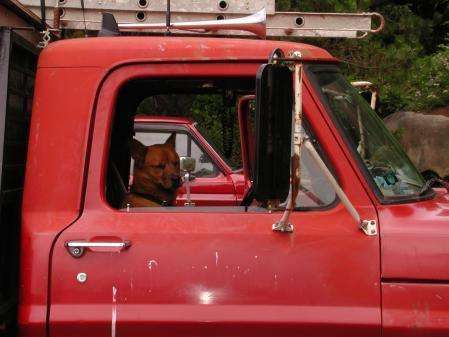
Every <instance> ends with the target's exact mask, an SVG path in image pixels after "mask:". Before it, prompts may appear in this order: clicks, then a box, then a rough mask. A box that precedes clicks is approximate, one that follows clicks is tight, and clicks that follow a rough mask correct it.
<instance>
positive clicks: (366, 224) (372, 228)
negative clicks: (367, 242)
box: [360, 220, 377, 236]
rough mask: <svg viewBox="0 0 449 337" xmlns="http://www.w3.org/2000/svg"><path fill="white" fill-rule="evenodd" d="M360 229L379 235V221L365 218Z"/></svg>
mask: <svg viewBox="0 0 449 337" xmlns="http://www.w3.org/2000/svg"><path fill="white" fill-rule="evenodd" d="M360 229H361V230H362V231H363V232H364V233H365V234H366V235H368V236H375V235H377V222H376V220H363V221H362V223H361V224H360Z"/></svg>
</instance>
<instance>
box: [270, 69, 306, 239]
mask: <svg viewBox="0 0 449 337" xmlns="http://www.w3.org/2000/svg"><path fill="white" fill-rule="evenodd" d="M293 76H294V91H295V92H294V100H295V101H294V102H295V104H294V111H293V114H294V124H293V128H294V129H293V149H294V154H293V156H292V158H291V178H290V182H291V188H290V189H291V191H290V194H289V197H288V201H287V205H286V207H285V211H284V214H283V215H282V218H281V219H280V220H279V221H278V222H276V223H274V224H273V226H272V229H273V231H277V232H286V233H291V232H293V230H294V226H293V224H291V223H290V222H289V219H290V214H291V213H292V211H293V210H294V209H295V208H296V197H297V196H298V191H299V186H300V185H301V162H300V158H301V146H302V143H303V140H304V129H303V128H302V64H301V63H296V64H295V69H294V75H293Z"/></svg>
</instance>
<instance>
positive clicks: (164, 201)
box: [124, 133, 181, 207]
mask: <svg viewBox="0 0 449 337" xmlns="http://www.w3.org/2000/svg"><path fill="white" fill-rule="evenodd" d="M175 142H176V133H173V134H172V135H171V136H170V137H169V138H168V139H167V141H166V142H165V143H164V144H156V145H151V146H145V145H143V144H142V143H141V142H139V141H138V140H136V139H133V140H132V141H131V156H132V158H133V159H134V173H133V183H132V185H131V192H130V193H129V194H128V195H127V197H126V199H125V201H124V206H125V207H126V206H128V205H129V207H156V206H173V205H175V201H176V190H177V189H178V188H179V186H180V185H181V177H180V169H179V156H178V154H177V153H176V151H175Z"/></svg>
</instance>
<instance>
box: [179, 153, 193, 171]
mask: <svg viewBox="0 0 449 337" xmlns="http://www.w3.org/2000/svg"><path fill="white" fill-rule="evenodd" d="M179 166H180V168H181V171H183V172H188V173H193V172H194V171H195V167H196V160H195V158H192V157H180V158H179Z"/></svg>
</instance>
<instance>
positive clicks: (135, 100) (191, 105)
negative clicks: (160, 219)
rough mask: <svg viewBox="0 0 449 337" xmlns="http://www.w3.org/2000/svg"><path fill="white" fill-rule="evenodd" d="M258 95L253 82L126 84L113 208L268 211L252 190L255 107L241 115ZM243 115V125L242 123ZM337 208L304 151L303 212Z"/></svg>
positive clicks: (110, 176) (118, 115)
mask: <svg viewBox="0 0 449 337" xmlns="http://www.w3.org/2000/svg"><path fill="white" fill-rule="evenodd" d="M155 88H157V90H156V89H155ZM254 88H255V83H254V78H243V79H241V78H230V79H226V80H223V79H220V80H217V81H215V80H213V79H198V80H189V79H176V80H173V81H166V80H164V81H161V80H158V79H154V80H148V79H146V80H141V79H140V80H134V81H130V82H129V83H128V84H126V86H125V87H123V88H122V90H121V92H120V94H119V96H118V98H117V105H116V111H115V117H114V124H113V126H112V132H111V142H110V144H111V145H110V152H109V165H108V171H107V177H106V183H105V188H104V190H105V197H106V200H107V201H108V202H109V204H110V205H111V206H112V207H114V208H116V209H120V210H122V211H128V212H130V211H133V209H137V208H145V210H144V211H149V212H151V211H152V209H151V208H152V207H170V211H173V212H183V211H187V212H188V211H192V210H193V209H192V207H193V206H195V207H209V208H207V209H206V210H204V211H207V212H209V211H210V212H214V210H215V209H216V207H232V209H231V208H228V210H229V211H236V212H261V211H267V208H266V204H265V203H264V202H260V201H257V200H254V197H253V193H252V189H251V185H252V181H253V177H252V173H251V172H254V170H253V169H252V166H253V165H254V148H255V147H254V135H255V132H254V130H252V129H253V128H254V120H253V115H254V109H253V108H252V107H253V105H251V107H249V110H248V111H246V112H242V111H240V112H238V111H237V108H236V107H237V106H238V102H239V99H240V97H245V96H248V95H253V93H254ZM240 113H243V114H245V113H246V117H245V118H242V119H240V118H238V116H239V114H240ZM242 116H243V115H240V117H242ZM243 120H246V121H243ZM308 129H309V128H307V127H306V130H308ZM242 130H243V131H242ZM241 132H244V134H241ZM245 135H246V136H245ZM312 136H313V135H312ZM241 139H243V140H244V142H243V143H244V144H241ZM318 150H319V149H318ZM242 153H244V154H245V157H246V158H243V157H242ZM181 157H190V158H192V159H194V161H189V160H183V161H181ZM323 157H324V156H323ZM181 162H182V163H183V164H184V165H186V166H185V168H187V169H188V170H189V173H190V179H189V180H186V177H187V175H186V174H185V173H184V171H182V170H181ZM193 163H194V165H193ZM243 164H245V167H243ZM230 175H232V176H230ZM214 178H216V179H215V180H214ZM335 200H336V194H335V192H334V190H333V188H332V187H331V185H330V184H329V183H328V181H327V180H326V178H325V176H324V175H323V173H322V172H321V171H320V169H319V167H318V166H317V165H316V164H315V163H314V161H313V158H312V157H311V155H310V154H309V153H308V152H307V150H306V149H304V150H303V151H302V155H301V186H300V191H299V194H298V199H297V207H298V210H307V209H318V210H319V209H324V208H326V207H329V206H331V205H332V204H333V202H334V201H335ZM185 206H189V207H185ZM281 206H282V204H281ZM153 210H154V209H153Z"/></svg>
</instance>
